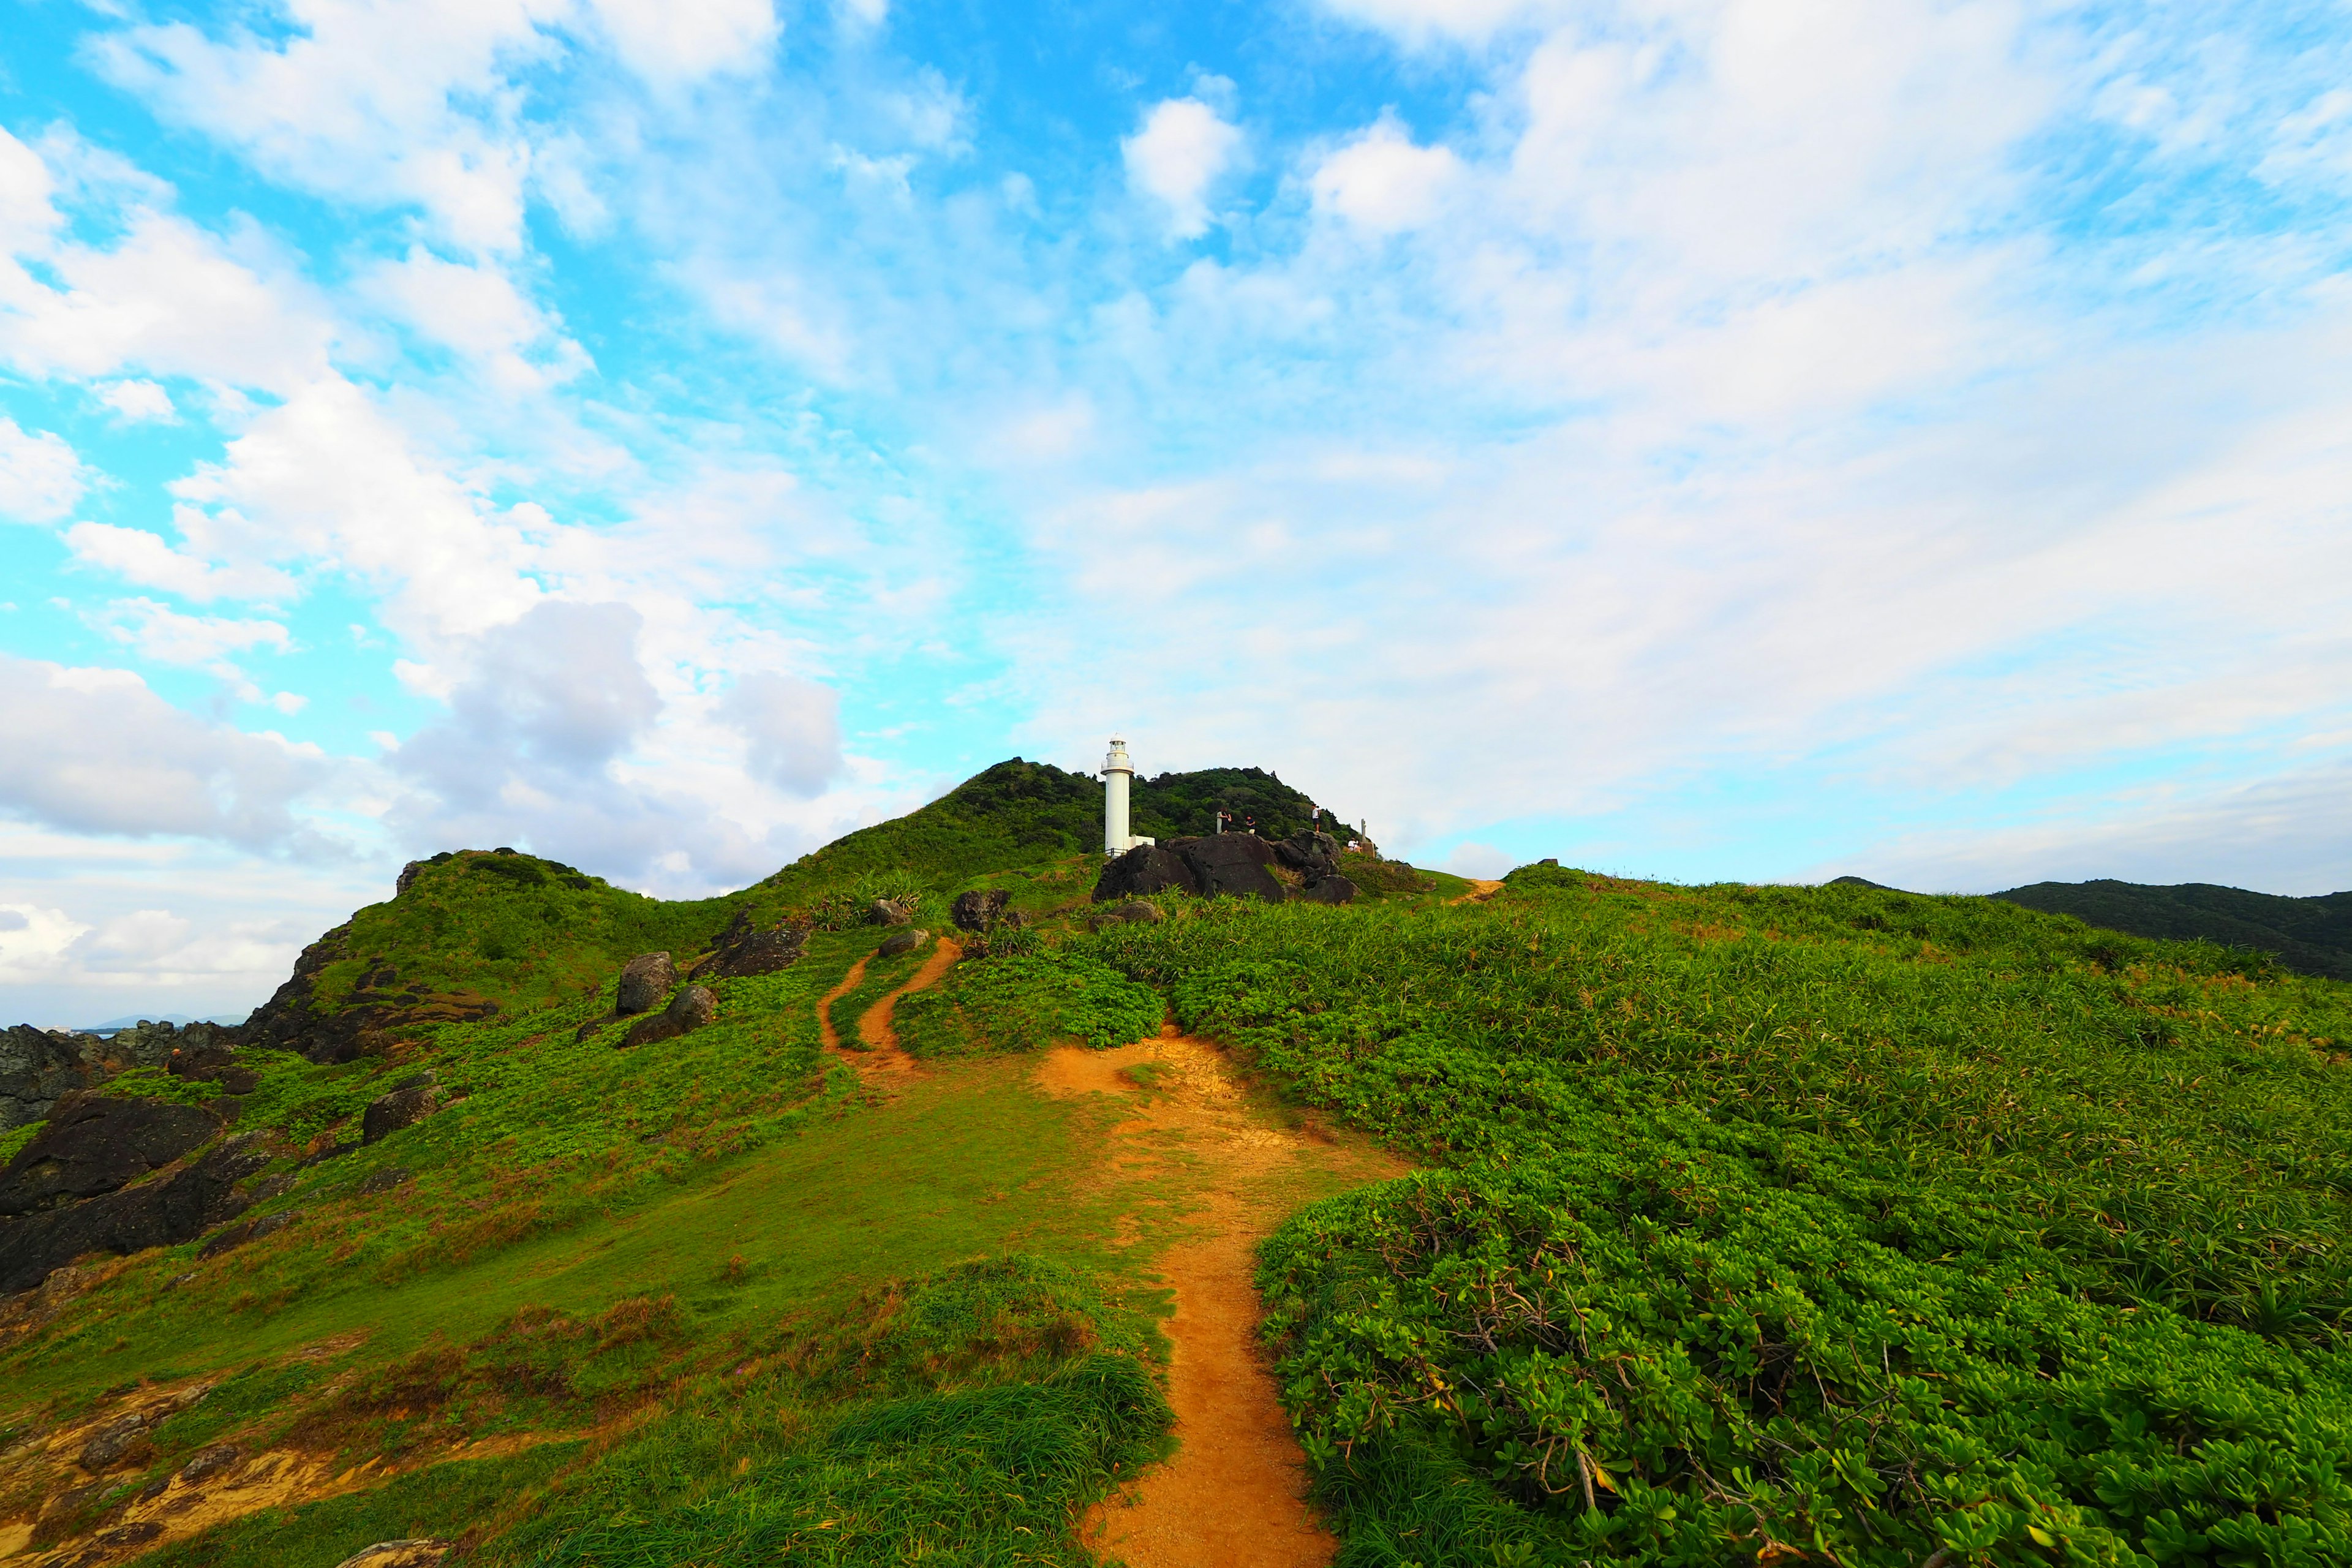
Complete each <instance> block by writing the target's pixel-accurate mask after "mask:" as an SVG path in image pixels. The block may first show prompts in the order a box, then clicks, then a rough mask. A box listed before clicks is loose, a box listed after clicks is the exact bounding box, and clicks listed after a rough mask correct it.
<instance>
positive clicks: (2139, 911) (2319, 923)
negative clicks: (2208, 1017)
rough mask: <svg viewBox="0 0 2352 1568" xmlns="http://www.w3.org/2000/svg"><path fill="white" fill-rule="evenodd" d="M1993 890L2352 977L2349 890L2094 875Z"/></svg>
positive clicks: (2138, 931)
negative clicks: (2288, 891) (2262, 888)
mask: <svg viewBox="0 0 2352 1568" xmlns="http://www.w3.org/2000/svg"><path fill="white" fill-rule="evenodd" d="M1992 896H1993V897H1994V898H1996V899H2000V900H2003V901H2005V902H2008V903H2012V904H2021V905H2023V906H2024V907H2025V908H2027V909H2029V910H2042V912H2043V913H2045V914H2053V915H2073V916H2074V918H2075V919H2076V920H2078V921H2082V922H2083V923H2084V924H2085V925H2094V926H2101V927H2104V928H2105V929H2106V930H2108V931H2127V932H2129V933H2130V934H2132V935H2133V936H2146V937H2156V938H2158V939H2163V940H2168V941H2173V942H2190V941H2199V940H2202V941H2205V942H2221V943H2222V944H2223V945H2225V946H2229V947H2251V948H2255V949H2259V950H2260V951H2262V952H2272V953H2276V954H2277V955H2278V959H2279V962H2280V963H2284V964H2285V965H2287V966H2288V967H2289V968H2291V969H2296V970H2300V971H2302V972H2303V973H2305V974H2315V975H2319V976H2321V977H2323V978H2326V979H2329V980H2352V892H2343V893H2323V894H2320V895H2318V896H2317V897H2315V898H2307V899H2295V898H2287V897H2285V896H2284V895H2282V894H2277V893H2255V892H2249V891H2248V890H2246V889H2243V888H2223V887H2219V886H2216V885H2215V884H2213V883H2211V882H2182V883H2179V884H2178V885H2176V886H2173V887H2155V886H2150V885H2148V884H2147V883H2142V882H2119V881H2115V880H2112V879H2099V880H2096V881H2090V882H2035V883H2032V885H2030V886H2027V887H2022V888H2011V889H2009V890H2008V891H2007V892H2005V893H1995V894H1993V895H1992Z"/></svg>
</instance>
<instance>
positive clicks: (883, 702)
mask: <svg viewBox="0 0 2352 1568" xmlns="http://www.w3.org/2000/svg"><path fill="white" fill-rule="evenodd" d="M0 3H5V5H6V6H7V10H6V14H5V26H0V605H5V607H0V732H5V736H6V744H5V747H0V1014H5V1015H7V1017H8V1021H14V1019H15V1018H16V1017H17V1016H24V1017H26V1018H30V1019H34V1020H37V1021H40V1022H72V1021H88V1020H89V1019H94V1018H98V1017H103V1016H113V1015H117V1014H121V1013H136V1012H142V1011H144V1012H150V1013H163V1012H182V1013H196V1014H204V1013H212V1012H215V1011H241V1010H242V1009H244V1008H246V1007H248V1006H250V1005H253V1004H255V1003H256V1002H257V1001H259V1000H261V999H262V998H263V997H264V996H265V995H266V994H268V990H269V989H270V988H271V987H272V986H273V985H274V984H275V983H276V982H277V981H278V979H279V978H282V976H283V975H284V973H285V972H286V970H287V968H288V966H289V963H290V962H291V959H292V956H293V953H294V952H295V951H296V950H297V949H299V946H300V944H301V943H302V942H305V941H308V940H309V939H310V938H311V937H313V936H315V935H316V934H317V933H318V932H319V931H321V930H322V929H324V928H325V927H326V926H328V925H331V924H332V923H334V922H335V921H338V920H340V919H341V917H342V916H343V915H344V914H345V913H347V912H348V911H349V910H351V909H352V908H353V907H354V906H356V905H358V904H362V903H365V902H370V901H373V900H377V899H380V898H382V897H384V896H385V895H386V894H387V892H388V890H389V887H390V881H391V878H392V876H393V875H394V872H395V871H396V870H397V868H398V867H399V865H400V864H401V862H402V861H404V859H406V858H410V857H411V856H413V855H417V854H423V853H430V852H432V851H434V850H436V849H440V848H445V847H455V846H461V845H482V846H488V845H495V844H514V845H518V846H521V847H529V848H531V849H535V850H537V851H539V852H541V853H543V854H548V855H551V856H554V857H556V858H562V859H565V860H569V861H572V862H573V863H576V864H579V865H581V866H583V867H585V868H590V869H592V870H595V871H598V872H601V873H603V874H605V875H608V876H611V877H613V878H614V879H616V880H619V881H622V882H624V883H626V884H628V885H631V886H635V887H641V888H645V889H648V890H653V891H657V892H661V893H664V894H669V895H683V894H690V893H701V892H707V891H711V890H716V889H725V888H730V887H735V886H740V885H741V884H743V883H745V882H748V881H750V880H752V879H756V878H758V877H760V876H761V875H764V874H765V873H766V872H767V871H769V870H772V869H773V868H775V867H776V866H778V865H780V864H782V863H783V862H785V861H787V860H789V859H791V858H793V857H794V856H796V855H798V854H800V853H801V852H803V851H804V850H806V849H808V848H810V847H814V846H815V845H817V844H819V843H822V842H824V840H826V839H828V838H830V837H834V836H835V835H837V834H838V833H840V832H842V831H845V830H846V829H847V828H850V827H853V826H858V825H860V824H862V823H865V822H869V821H873V820H876V819H877V818H878V817H881V816H887V815H891V814H894V813H896V812H898V811H902V810H905V809H908V807H910V806H912V805H916V804H919V802H920V801H922V800H923V799H925V798H927V797H928V796H929V795H933V794H936V793H937V792H938V791H939V790H940V789H942V788H944V787H946V786H947V785H948V784H951V783H953V782H954V781H955V780H956V779H958V778H961V777H962V776H964V775H965V774H967V773H970V772H971V771H973V770H974V769H976V768H978V767H980V766H983V765H985V764H986V763H990V762H992V761H995V760H997V759H999V758H1001V757H1004V756H1008V755H1012V754H1014V753H1020V754H1024V755H1028V756H1032V757H1038V758H1043V759H1046V760H1050V761H1054V762H1057V763H1062V764H1064V765H1066V766H1071V767H1090V766H1092V765H1093V764H1094V763H1096V762H1097V761H1098V757H1099V753H1100V751H1101V749H1102V742H1103V739H1104V737H1105V736H1107V735H1108V733H1110V732H1111V731H1112V730H1114V729H1119V730H1123V731H1125V732H1126V733H1127V734H1128V736H1129V739H1130V741H1131V742H1132V749H1133V751H1134V753H1135V755H1136V757H1137V760H1138V762H1139V764H1140V765H1141V766H1143V767H1144V768H1146V769H1147V770H1149V771H1157V770H1159V769H1161V768H1184V767H1194V766H1202V765H1210V764H1216V763H1256V764H1259V765H1264V766H1267V767H1271V768H1274V769H1276V771H1278V772H1279V773H1281V774H1282V776H1283V777H1284V778H1286V780H1290V781H1292V782H1296V783H1298V784H1303V785H1305V786H1306V787H1307V788H1309V789H1310V790H1311V791H1312V792H1313V793H1315V794H1316V795H1318V798H1321V799H1323V800H1325V801H1327V802H1328V803H1330V804H1332V805H1334V806H1336V807H1337V808H1338V809H1339V810H1341V811H1343V812H1345V813H1346V814H1347V815H1349V816H1357V817H1362V818H1365V819H1367V820H1369V821H1370V825H1371V826H1372V830H1373V833H1374V835H1375V836H1376V837H1379V838H1380V839H1381V842H1382V843H1383V845H1384V846H1385V847H1389V848H1391V849H1392V850H1402V851H1405V852H1408V853H1411V854H1412V855H1413V856H1414V857H1415V858H1418V859H1421V860H1422V861H1423V862H1424V863H1429V864H1441V865H1451V866H1453V867H1454V868H1457V869H1463V870H1468V871H1485V870H1491V869H1496V868H1501V867H1504V866H1507V865H1508V864H1511V863H1513V862H1514V861H1516V860H1519V859H1525V858H1535V857H1537V856H1540V855H1557V856H1559V857H1561V858H1564V859H1567V860H1570V861H1571V862H1580V863H1584V864H1588V865H1596V866H1601V867H1604V868H1610V869H1613V870H1620V871H1627V872H1633V873H1637V874H1649V875H1662V876H1668V877H1674V878H1678V879H1694V880H1700V879H1759V880H1761V879H1815V878H1819V877H1823V876H1829V875H1834V874H1837V873H1839V872H1842V871H1849V870H1851V871H1858V872H1862V873H1864V874H1866V875H1869V876H1872V877H1874V878H1877V879H1882V880H1888V881H1895V882H1897V883H1901V884H1904V885H1908V886H1918V887H1928V888H1938V889H1960V890H1978V891H1981V890H1990V889H1996V888H2000V887H2006V886H2010V885H2012V884H2014V883H2017V882H2022V881H2029V880H2035V879H2042V878H2063V879H2074V878H2082V877H2090V876H2102V875H2105V876H2121V877H2127V878H2133V879H2147V880H2168V881H2169V880H2191V879H2197V880H2218V881H2225V882H2231V883H2235V884H2238V885H2242V886H2249V887H2255V888H2263V889H2270V890H2273V891H2279V892H2292V893H2313V892H2320V891H2326V890H2332V889H2340V888H2346V887H2352V804H2347V803H2352V615H2347V604H2352V588H2347V584H2352V527H2347V522H2352V516H2348V515H2347V513H2352V378H2347V376H2346V375H2345V374H2344V367H2345V366H2346V365H2347V363H2352V268H2348V266H2347V264H2352V89H2347V88H2346V87H2345V86H2344V85H2342V84H2344V83H2347V82H2352V11H2347V8H2346V7H2345V6H2344V5H2244V4H2233V5H2166V6H2161V7H2128V6H2109V5H2078V4H2052V5H2035V4H2024V3H2011V0H2000V3H1970V0H1962V3H1949V4H1912V3H1910V0H1852V3H1845V0H1816V3H1812V4H1790V3H1789V0H1706V3H1701V0H1625V3H1622V4H1551V3H1547V0H1526V3H1521V0H1450V3H1447V4H1437V3H1433V0H1295V3H1291V4H1269V5H1255V6H1249V5H1193V6H1184V7H1168V6H1140V5H1109V4H1039V5H1020V4H1013V3H1008V4H1002V5H987V6H978V5H967V4H956V5H949V4H936V5H931V4H912V3H898V0H838V3H818V0H812V3H810V4H805V5H791V4H778V5H772V4H770V0H667V3H664V4H655V3H653V0H424V3H415V4H363V3H355V0H299V3H295V4H268V3H262V4H250V5H234V6H226V5H224V6H174V5H140V4H135V3H118V0H106V3H92V4H86V5H76V4H68V3H66V0H35V3H26V0H0Z"/></svg>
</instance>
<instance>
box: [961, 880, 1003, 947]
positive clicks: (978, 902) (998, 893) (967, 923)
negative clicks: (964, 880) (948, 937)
mask: <svg viewBox="0 0 2352 1568" xmlns="http://www.w3.org/2000/svg"><path fill="white" fill-rule="evenodd" d="M1012 901H1013V895H1012V894H1011V893H1009V892H1007V891H1005V890H1004V889H1003V888H974V889H971V891H970V892H964V893H958V894H957V895H956V896H955V902H954V904H953V905H952V906H950V908H949V910H948V917H949V918H950V920H952V921H955V923H956V929H957V930H959V931H978V932H980V933H981V934H982V935H983V936H985V935H987V934H988V932H989V931H991V930H992V928H994V926H995V925H996V922H997V921H1001V920H1003V918H1004V916H1005V914H1006V912H1007V911H1006V909H1005V906H1006V905H1007V904H1010V903H1011V902H1012Z"/></svg>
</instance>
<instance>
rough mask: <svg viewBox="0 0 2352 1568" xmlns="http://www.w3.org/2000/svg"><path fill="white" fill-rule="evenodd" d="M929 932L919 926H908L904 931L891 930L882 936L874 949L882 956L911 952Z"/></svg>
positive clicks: (893, 956) (921, 943)
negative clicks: (878, 945) (880, 943)
mask: <svg viewBox="0 0 2352 1568" xmlns="http://www.w3.org/2000/svg"><path fill="white" fill-rule="evenodd" d="M930 934H931V933H930V932H929V931H925V930H924V929H923V928H922V927H920V926H908V928H907V929H906V930H905V931H892V932H891V933H890V934H889V935H888V936H886V937H884V938H883V939H882V945H881V946H880V947H879V948H877V949H876V950H875V951H876V952H879V953H880V954H881V955H882V956H883V957H884V958H896V957H898V955H899V954H900V953H902V952H914V951H915V949H917V948H919V947H920V946H922V945H923V942H925V940H926V939H928V938H929V936H930Z"/></svg>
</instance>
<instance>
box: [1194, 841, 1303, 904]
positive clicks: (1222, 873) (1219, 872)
mask: <svg viewBox="0 0 2352 1568" xmlns="http://www.w3.org/2000/svg"><path fill="white" fill-rule="evenodd" d="M1171 847H1173V848H1174V849H1175V851H1176V853H1177V854H1179V855H1181V856H1182V857H1183V858H1184V863H1185V864H1186V865H1188V866H1190V867H1192V874H1193V875H1194V876H1195V877H1197V878H1199V879H1200V882H1201V891H1202V892H1203V893H1206V894H1216V893H1230V894H1232V895H1234V897H1236V898H1250V899H1263V900H1265V901H1266V902H1267V903H1269V904H1278V903H1280V902H1282V900H1285V899H1286V898H1288V897H1289V896H1290V889H1288V888H1286V887H1285V886H1284V885H1283V883H1282V880H1281V879H1280V878H1278V877H1276V875H1275V874H1274V873H1273V872H1272V871H1271V870H1269V869H1268V868H1269V867H1271V866H1272V865H1274V864H1275V853H1274V846H1273V845H1271V844H1268V843H1267V842H1266V841H1265V839H1263V838H1260V837H1258V836H1257V835H1256V834H1255V833H1213V834H1211V835H1209V836H1208V837H1205V838H1179V839H1177V840H1176V841H1175V842H1174V844H1173V845H1172V846H1171Z"/></svg>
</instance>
